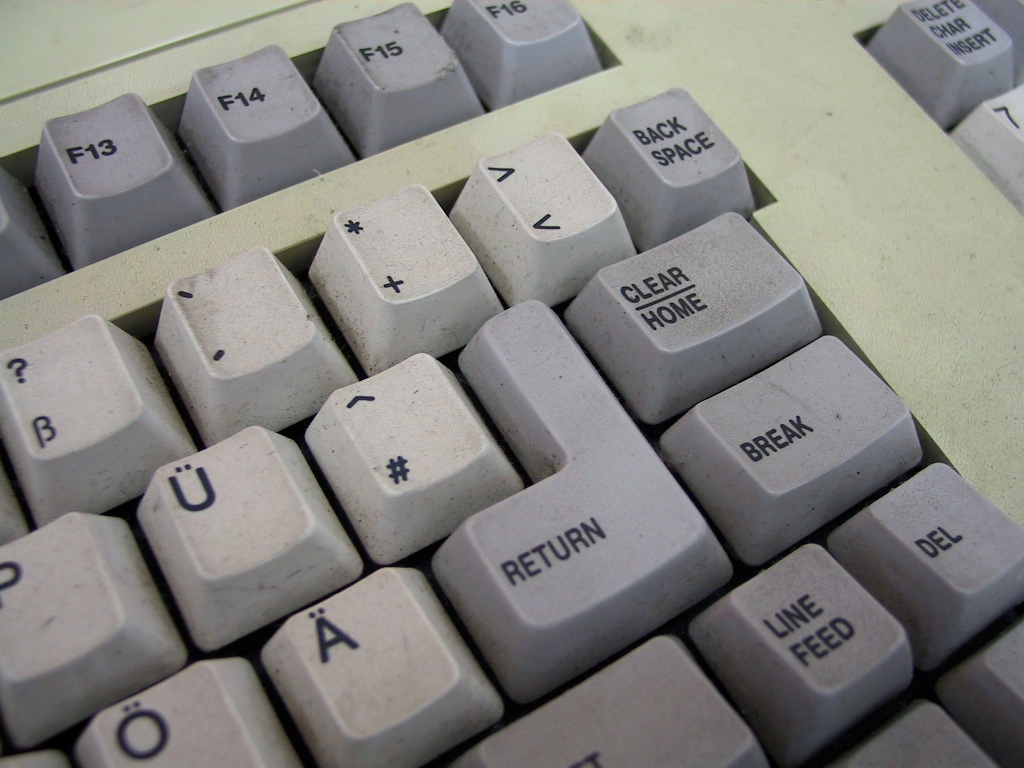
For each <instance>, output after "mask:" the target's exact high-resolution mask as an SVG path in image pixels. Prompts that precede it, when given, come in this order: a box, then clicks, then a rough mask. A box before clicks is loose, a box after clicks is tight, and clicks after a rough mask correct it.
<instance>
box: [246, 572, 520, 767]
mask: <svg viewBox="0 0 1024 768" xmlns="http://www.w3.org/2000/svg"><path fill="white" fill-rule="evenodd" d="M261 659H262V661H263V666H264V668H265V669H266V670H267V674H268V675H269V676H270V679H271V680H272V681H273V683H274V686H275V687H276V688H277V690H278V691H279V692H280V694H281V697H282V698H283V699H284V702H285V705H286V706H287V707H288V711H289V712H290V713H291V715H292V717H293V718H294V719H295V721H296V724H297V725H298V727H299V730H300V731H301V732H302V734H303V736H304V737H305V738H306V741H307V743H308V744H309V747H310V749H311V751H312V752H313V756H314V757H315V758H316V762H317V765H319V766H322V768H414V767H415V766H419V765H422V764H423V763H425V762H427V761H428V760H430V759H431V758H432V757H435V756H436V755H438V754H440V753H441V752H443V751H445V750H448V749H451V748H452V747H454V746H455V745H456V744H458V743H459V742H461V741H463V740H465V739H467V738H469V737H470V736H472V735H473V734H475V733H478V732H479V731H481V730H483V729H484V728H486V727H487V726H489V725H491V724H493V723H494V722H495V721H496V720H497V719H498V718H499V717H500V716H501V713H502V704H501V698H500V697H499V696H498V694H497V692H496V691H495V690H494V688H493V687H492V686H491V684H490V683H489V682H488V681H487V678H486V677H485V676H484V673H483V670H481V669H480V667H479V666H478V665H477V663H476V661H475V660H474V659H473V656H472V654H471V653H470V651H469V649H468V648H467V647H466V645H465V643H464V642H463V640H462V638H461V637H459V635H458V633H457V632H456V630H455V627H454V626H452V624H451V621H450V620H449V619H448V617H447V616H446V615H445V614H444V610H443V609H442V608H441V604H440V602H439V601H438V599H437V597H436V596H435V595H434V593H433V592H432V591H431V590H430V587H429V586H428V584H427V580H426V578H425V577H424V576H423V574H421V573H420V572H419V571H413V570H409V569H406V568H382V569H380V570H378V571H375V572H374V573H372V574H370V575H369V576H367V577H366V578H365V579H363V580H362V581H359V582H357V583H356V584H354V585H353V586H351V587H349V588H348V589H346V590H344V591H343V592H341V593H339V594H337V595H335V596H334V597H331V598H329V599H328V600H325V601H324V602H322V603H319V604H317V605H314V606H312V607H311V608H310V609H309V611H308V612H302V613H299V614H296V615H295V616H293V617H292V618H290V619H289V620H288V621H286V622H285V623H284V625H283V626H282V627H281V629H279V630H278V631H277V633H275V634H274V636H273V637H272V638H271V639H270V642H268V643H267V644H266V645H265V646H264V648H263V652H262V655H261Z"/></svg>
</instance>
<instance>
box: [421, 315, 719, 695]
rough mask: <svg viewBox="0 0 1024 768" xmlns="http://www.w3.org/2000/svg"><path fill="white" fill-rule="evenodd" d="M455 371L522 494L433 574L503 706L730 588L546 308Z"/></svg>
mask: <svg viewBox="0 0 1024 768" xmlns="http://www.w3.org/2000/svg"><path fill="white" fill-rule="evenodd" d="M459 366H460V368H461V369H462V372H463V374H464V375H465V377H466V379H467V380H468V381H469V383H470V385H471V386H472V388H473V390H474V391H475V392H476V395H477V397H478V398H479V399H480V401H481V402H482V403H483V405H484V407H485V408H486V409H487V411H488V413H490V414H491V416H492V418H494V420H495V421H496V422H497V426H498V428H499V429H500V430H501V431H502V434H503V435H504V436H505V439H506V440H508V442H509V443H510V445H511V448H512V450H513V452H514V453H515V454H516V456H517V457H518V458H519V460H520V462H521V464H522V465H523V467H524V469H525V470H526V473H527V474H528V475H529V476H530V478H531V479H532V480H533V481H534V483H535V485H532V486H530V487H528V488H526V489H525V490H524V491H522V492H520V493H518V494H516V495H515V496H512V497H511V498H509V499H506V500H505V501H502V502H500V503H498V504H496V505H494V506H493V507H490V508H489V509H486V510H484V511H483V512H479V513H477V514H476V515H474V516H473V517H471V518H469V520H467V521H466V522H464V523H463V524H462V525H461V526H460V527H459V528H458V529H457V530H456V531H455V533H453V534H452V535H451V536H450V537H449V538H448V540H447V541H446V542H445V543H444V544H442V545H441V548H440V549H439V550H438V551H437V553H436V555H435V556H434V560H433V567H434V575H435V576H436V577H437V579H438V581H439V582H440V583H441V586H442V587H443V589H444V591H445V593H446V594H447V595H448V597H449V598H450V599H451V601H452V603H453V604H454V605H455V609H456V610H457V611H458V613H459V616H460V617H461V618H462V620H463V621H464V622H465V624H466V626H467V627H468V629H469V631H470V633H471V634H472V635H473V638H474V639H475V640H476V642H477V645H478V646H479V647H480V650H481V652H482V653H483V655H484V658H485V659H486V660H487V662H488V663H489V665H490V666H491V669H492V670H493V671H494V673H495V675H496V676H497V677H498V680H499V681H500V682H501V685H502V687H503V688H504V689H505V691H506V692H507V693H508V694H509V696H511V697H512V699H514V700H515V701H518V702H527V701H532V700H533V699H536V698H538V697H539V696H541V695H543V694H545V693H547V692H548V691H550V690H552V689H553V688H555V687H556V686H558V685H560V684H562V683H564V682H566V681H568V680H570V679H571V678H573V677H575V676H576V675H578V674H580V673H582V672H584V671H586V670H588V669H589V668H591V667H592V666H594V665H595V664H597V663H599V662H600V661H603V660H604V659H605V658H607V657H608V656H610V655H611V654H612V653H615V652H616V651H618V650H620V649H621V648H623V647H624V646H626V645H627V644H628V643H630V642H632V641H634V640H636V639H638V638H640V637H642V636H643V635H644V634H645V633H646V632H650V631H652V630H653V629H654V628H656V627H657V626H658V625H660V624H662V623H663V622H664V621H666V620H667V619H669V618H670V617H672V616H675V615H676V614H678V613H680V612H681V611H683V610H684V609H685V608H687V607H689V606H691V605H693V604H694V603H696V602H697V601H698V600H701V599H703V598H704V597H706V596H707V595H708V594H710V593H711V592H712V591H714V590H715V589H717V588H718V587H720V586H722V585H723V584H725V582H726V581H728V580H729V577H730V575H731V573H732V567H731V565H730V564H729V561H728V559H727V558H726V556H725V553H724V551H723V550H722V548H721V546H720V545H719V544H718V542H717V541H716V540H715V537H714V535H713V534H712V533H711V530H710V529H709V528H708V525H707V523H705V522H704V519H703V518H702V517H701V515H700V513H699V512H697V510H696V508H695V507H694V506H693V504H692V503H691V502H690V500H689V498H688V497H687V496H686V494H685V493H684V492H683V490H682V488H680V487H679V484H678V483H677V482H676V481H675V479H674V478H673V477H672V476H671V474H670V473H669V472H668V470H667V469H666V468H665V465H664V464H663V463H662V462H661V460H660V459H659V458H658V456H657V454H656V453H655V452H654V451H653V450H652V448H651V447H650V445H649V444H648V442H647V440H646V439H644V438H643V436H642V435H641V434H640V432H639V431H638V430H637V428H636V426H635V425H634V424H633V422H632V421H631V420H630V419H629V417H628V416H627V415H626V412H625V411H624V410H623V409H622V406H620V405H619V403H618V401H616V399H615V397H614V396H613V395H612V393H611V392H610V391H609V390H608V387H607V386H606V385H605V383H604V382H603V381H602V380H601V378H600V376H599V375H598V373H597V371H596V370H594V368H593V367H592V366H591V364H590V363H589V362H588V361H587V359H586V357H585V356H584V355H583V352H582V351H581V350H580V348H579V347H578V346H576V343H575V342H574V341H573V339H572V337H571V336H570V335H569V332H568V331H567V330H566V329H565V326H563V325H562V324H561V322H559V320H558V318H557V316H556V315H555V314H554V313H553V312H552V311H551V310H550V309H548V308H547V307H546V306H545V305H543V304H541V303H539V302H524V303H522V304H518V305H516V306H515V307H513V308H512V309H509V310H507V311H506V312H504V313H502V314H500V315H498V316H497V317H495V318H493V319H492V320H491V321H489V322H488V323H487V324H485V325H484V327H483V328H482V329H481V330H480V332H479V333H478V334H477V335H476V336H475V337H474V338H473V340H472V341H471V342H470V344H469V345H468V346H467V347H466V349H465V350H464V351H463V352H462V354H461V355H460V357H459Z"/></svg>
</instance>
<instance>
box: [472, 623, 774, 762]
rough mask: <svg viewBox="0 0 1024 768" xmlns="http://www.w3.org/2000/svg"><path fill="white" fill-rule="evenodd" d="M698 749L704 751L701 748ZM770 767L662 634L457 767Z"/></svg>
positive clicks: (746, 731) (680, 647)
mask: <svg viewBox="0 0 1024 768" xmlns="http://www.w3.org/2000/svg"><path fill="white" fill-rule="evenodd" d="M698 745H699V746H698ZM538 765H558V766H575V767H577V768H601V766H613V765H623V766H626V765H631V766H644V768H741V767H743V768H760V767H761V766H763V768H767V766H768V763H767V761H766V760H765V758H764V754H763V753H762V752H761V748H760V746H758V743H757V741H756V740H755V739H754V735H753V734H752V733H751V731H750V729H749V728H748V727H747V724H746V723H744V722H743V720H742V719H740V717H739V715H737V714H736V713H735V712H734V711H733V710H732V708H731V707H730V706H729V705H728V704H727V703H726V701H725V699H723V698H722V696H721V694H719V693H718V691H717V690H716V689H715V687H714V686H713V685H712V684H711V682H710V681H709V680H708V679H707V678H706V677H705V676H704V673H703V672H701V671H700V669H699V668H698V667H697V665H696V663H694V661H693V659H691V658H690V655H689V654H688V653H687V652H686V651H685V650H684V648H683V644H682V642H680V641H679V640H678V639H677V638H675V637H670V636H667V635H662V636H660V637H656V638H654V639H652V640H648V641H647V642H646V643H644V644H643V645H642V646H640V647H639V648H637V649H636V650H635V651H632V652H630V653H629V654H628V655H626V656H624V657H623V658H621V659H619V660H618V661H616V662H615V663H613V664H611V665H609V666H608V667H607V668H605V669H603V670H602V671H600V672H598V673H597V674H595V675H593V676H592V677H590V678H588V679H587V680H584V681H583V682H582V683H580V684H579V685H577V686H576V687H575V688H572V689H570V690H569V691H566V692H565V693H563V694H562V695H561V696H559V697H558V698H557V699H555V700H553V701H551V702H548V703H547V704H545V705H544V706H543V707H541V708H539V709H537V710H534V711H533V712H531V713H530V714H528V715H526V716H525V717H523V718H522V719H520V720H517V721H516V722H515V723H513V724H512V725H510V726H507V727H506V728H504V729H503V730H502V731H500V732H499V733H497V734H495V735H493V736H490V737H489V738H487V739H486V740H485V741H483V742H482V743H480V744H478V745H477V746H475V747H474V748H473V749H471V750H470V751H469V752H467V753H466V754H465V755H463V756H462V757H461V758H459V759H458V760H456V761H455V763H454V764H453V765H452V768H535V766H538Z"/></svg>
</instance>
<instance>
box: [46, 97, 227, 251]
mask: <svg viewBox="0 0 1024 768" xmlns="http://www.w3.org/2000/svg"><path fill="white" fill-rule="evenodd" d="M36 188H37V189H38V190H39V196H40V197H41V198H42V200H43V204H44V205H45V206H46V210H47V211H48V212H49V214H50V218H51V219H52V220H53V223H54V226H55V227H56V228H57V234H58V235H60V239H61V242H62V243H63V245H64V250H65V251H67V254H68V259H69V260H70V261H71V266H72V267H74V268H75V269H80V268H81V267H84V266H86V265H88V264H92V263H94V262H97V261H99V260H101V259H105V258H107V257H108V256H113V255H114V254H115V253H120V252H121V251H124V250H127V249H128V248H132V247H134V246H136V245H141V244H142V243H145V242H148V241H149V240H153V239H155V238H157V237H160V236H161V235H165V234H167V233H168V232H173V231H174V230H176V229H182V228H183V227H187V226H188V225H189V224H194V223H195V222H197V221H199V220H201V219H205V218H207V217H208V216H212V215H213V213H214V211H213V206H211V205H210V202H209V201H208V200H207V199H206V196H205V195H204V194H203V191H202V189H200V187H199V183H198V182H197V181H196V179H195V177H194V176H193V175H192V171H191V170H190V169H189V167H188V164H187V163H186V162H185V158H184V157H183V156H182V154H181V152H180V150H179V149H178V147H177V145H176V144H175V142H174V138H173V137H172V136H171V135H170V132H169V131H168V130H167V129H166V128H165V127H164V126H163V125H162V124H161V123H160V122H159V121H158V120H157V119H156V118H155V117H154V116H153V114H152V113H151V112H150V111H149V108H148V107H147V106H146V104H145V103H144V102H143V101H142V99H140V98H139V97H138V96H136V95H135V94H133V93H130V94H125V95H124V96H118V97H117V98H116V99H114V100H113V101H108V102H107V103H106V104H102V105H100V106H98V107H94V108H92V109H87V110H85V111H84V112H79V113H77V114H74V115H68V116H66V117H58V118H55V119H53V120H48V121H47V122H46V124H45V125H44V126H43V134H42V137H41V138H40V140H39V159H38V161H37V164H36Z"/></svg>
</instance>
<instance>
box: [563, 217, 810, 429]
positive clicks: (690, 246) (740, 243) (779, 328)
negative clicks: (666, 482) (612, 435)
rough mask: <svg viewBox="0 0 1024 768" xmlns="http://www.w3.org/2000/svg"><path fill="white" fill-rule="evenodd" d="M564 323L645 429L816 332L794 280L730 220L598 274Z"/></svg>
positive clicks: (758, 240)
mask: <svg viewBox="0 0 1024 768" xmlns="http://www.w3.org/2000/svg"><path fill="white" fill-rule="evenodd" d="M565 322H566V325H568V326H569V329H570V330H571V331H572V332H573V335H575V336H576V338H578V339H579V340H580V342H581V343H582V344H583V346H584V347H586V349H587V351H588V352H589V353H590V354H591V356H592V357H593V358H594V359H595V361H596V362H597V365H598V367H600V369H601V370H602V371H603V372H604V373H605V375H606V376H608V378H609V379H611V381H612V384H613V385H614V386H615V388H616V390H617V391H618V392H619V394H620V395H621V396H622V397H623V399H624V400H625V401H626V403H627V405H628V406H629V409H630V411H632V413H633V414H634V415H635V416H636V417H637V418H639V419H640V420H641V421H644V422H647V423H648V424H656V423H658V422H661V421H664V420H665V419H667V418H670V417H672V416H676V415H678V414H680V413H682V412H683V411H685V410H687V409H688V408H690V407H692V406H694V405H696V404H697V403H698V402H700V401H701V400H703V399H705V398H707V397H710V396H711V395H715V394H717V393H719V392H721V391H722V390H723V389H725V388H726V387H729V386H732V385H733V384H735V383H736V382H738V381H741V380H742V379H744V378H746V377H747V376H751V375H753V374H754V373H757V372H758V371H759V370H761V369H762V368H764V367H765V366H767V365H770V364H771V363H774V362H776V361H777V360H779V359H780V358H782V357H785V356H786V355H788V354H790V353H791V352H795V351H796V350H797V349H799V348H800V347H802V346H803V345H805V344H807V343H808V342H810V341H813V340H814V339H815V338H817V337H818V336H819V335H820V334H821V324H820V323H819V322H818V317H817V314H816V313H815V311H814V307H813V305H812V304H811V298H810V296H809V295H808V292H807V286H806V285H804V281H803V279H802V278H801V277H800V275H799V274H797V272H796V270H794V269H793V268H792V267H791V266H789V264H788V263H787V262H786V261H785V259H783V258H782V256H780V255H779V253H778V252H777V251H776V250H775V249H774V248H772V247H771V245H769V244H768V243H767V242H766V241H765V240H764V238H763V237H761V236H760V235H759V234H758V233H757V232H756V231H755V230H754V228H753V227H752V226H751V225H750V224H748V223H747V222H746V221H745V220H744V219H743V217H742V216H739V215H738V214H735V213H726V214H722V215H721V216H719V217H717V218H715V219H713V220H712V221H710V222H708V223H707V224H704V225H702V226H700V227H698V228H697V229H695V230H692V231H691V232H688V233H687V234H685V235H680V236H679V237H677V238H675V239H673V240H670V241H669V242H667V243H665V244H664V245H660V246H657V247H656V248H653V249H651V250H650V251H647V252H646V253H643V254H640V255H639V256H637V257H635V258H632V259H627V260H625V261H621V262H619V263H618V264H613V265H611V266H609V267H605V268H604V269H602V270H601V271H600V272H598V274H597V277H595V278H594V279H593V280H591V281H590V282H589V283H588V284H587V286H586V287H585V288H584V289H583V291H582V292H581V293H580V295H579V296H578V297H577V298H576V299H575V301H573V303H572V304H570V305H569V307H568V309H566V312H565Z"/></svg>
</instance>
